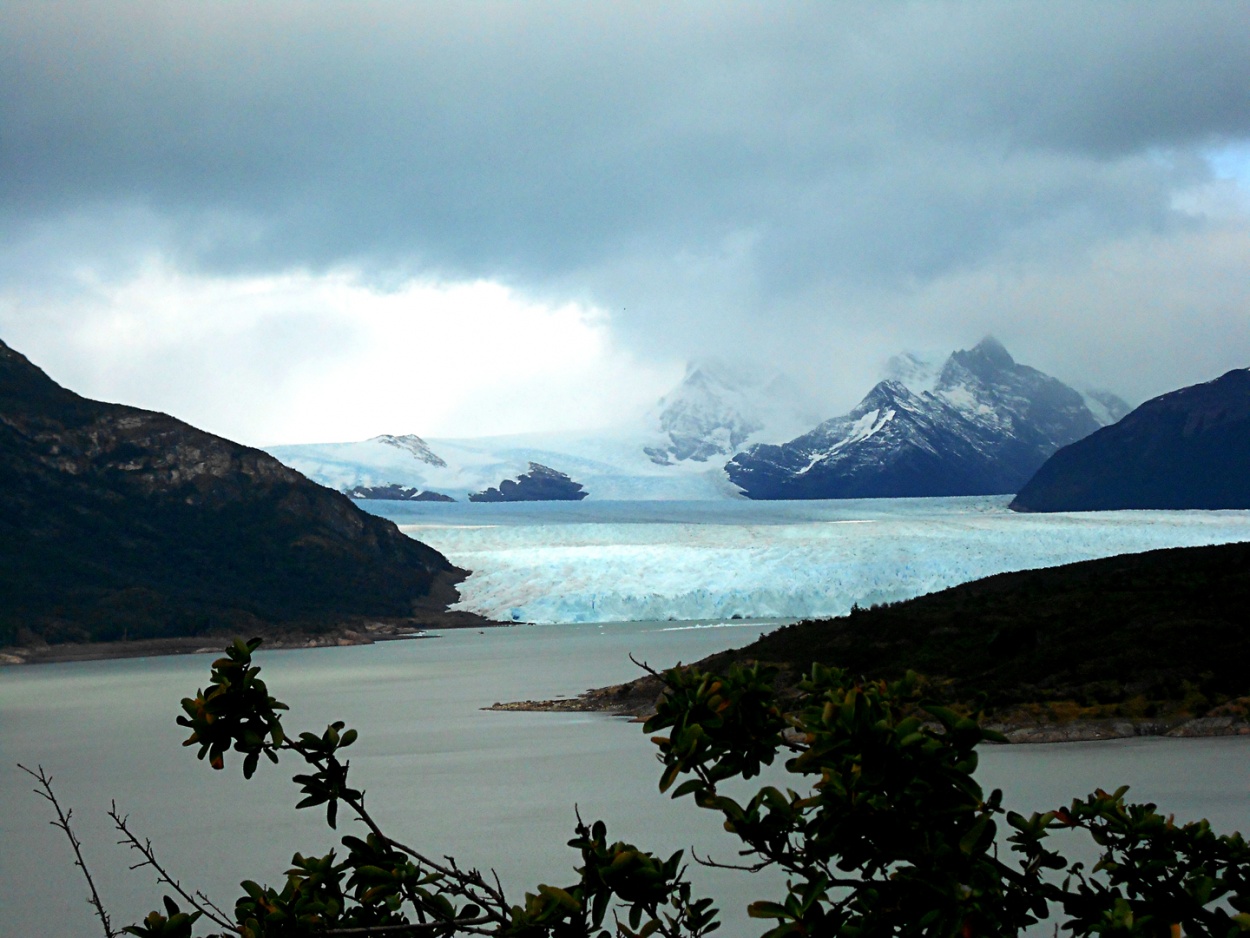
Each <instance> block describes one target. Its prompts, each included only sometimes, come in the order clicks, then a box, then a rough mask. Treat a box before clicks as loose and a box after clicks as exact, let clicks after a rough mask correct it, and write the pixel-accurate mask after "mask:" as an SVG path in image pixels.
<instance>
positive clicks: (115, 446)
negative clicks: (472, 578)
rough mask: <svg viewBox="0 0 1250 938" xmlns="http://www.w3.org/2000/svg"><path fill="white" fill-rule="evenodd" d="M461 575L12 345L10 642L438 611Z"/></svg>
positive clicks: (211, 442)
mask: <svg viewBox="0 0 1250 938" xmlns="http://www.w3.org/2000/svg"><path fill="white" fill-rule="evenodd" d="M463 577H464V573H463V571H460V570H458V569H456V568H455V567H453V566H452V565H451V564H450V563H448V561H447V560H446V558H444V557H443V556H442V555H441V554H439V553H438V552H437V551H435V550H433V549H431V548H429V547H426V546H425V545H423V544H420V543H418V542H416V541H414V540H412V539H410V538H408V537H405V536H404V535H403V534H401V533H400V532H399V529H398V528H396V527H395V525H394V524H392V523H391V522H389V521H385V520H383V519H381V518H376V517H373V516H371V515H367V514H365V513H364V512H361V511H360V510H359V509H357V508H356V506H355V505H353V504H352V503H351V502H350V500H348V499H347V498H346V497H345V496H343V495H341V494H339V493H337V492H332V491H330V490H329V489H325V488H322V487H321V486H319V485H316V484H315V483H312V482H310V481H308V480H307V479H306V478H304V477H303V476H302V475H300V474H299V473H297V472H295V471H294V470H292V469H288V468H287V467H285V466H283V465H282V464H281V463H279V462H278V461H277V460H276V459H274V458H272V457H271V456H269V455H267V454H265V453H262V452H260V451H259V450H255V449H250V448H248V447H244V446H239V445H237V444H234V443H231V442H230V441H228V440H224V439H222V438H220V437H216V436H213V435H211V434H208V433H204V432H203V431H200V430H197V429H195V428H194V427H191V426H188V425H187V424H185V423H182V422H181V421H179V420H175V419H174V418H172V417H169V416H166V415H164V414H159V413H152V412H150V411H144V410H139V409H137V408H133V407H124V406H120V405H116V404H106V403H101V402H98V401H92V400H88V399H86V398H83V397H80V396H78V395H77V394H74V393H73V392H71V391H68V390H66V389H65V388H62V387H60V386H59V385H58V384H56V383H55V382H54V381H52V380H51V379H50V378H49V377H48V376H47V375H45V374H44V373H43V372H42V371H40V370H39V369H38V368H36V367H35V366H34V365H32V364H31V363H30V362H29V361H28V360H27V359H26V358H25V357H23V356H22V355H20V354H18V353H17V352H14V351H13V350H11V349H10V348H9V347H8V346H7V345H4V344H3V343H2V342H0V599H2V602H0V644H10V643H13V642H15V641H21V642H31V641H39V640H47V641H51V642H56V641H71V640H72V641H81V640H107V639H113V638H117V637H121V636H127V637H130V638H140V637H155V636H170V635H194V634H199V633H202V632H206V631H210V630H227V629H232V630H233V629H238V630H247V629H257V630H259V631H264V630H265V629H266V628H271V627H282V628H289V627H299V628H314V629H315V628H324V627H327V626H330V625H333V624H337V623H339V622H342V621H345V620H352V619H354V618H358V617H361V616H371V617H378V616H380V617H409V616H412V615H413V614H414V613H417V614H421V613H423V612H426V611H433V610H436V611H441V610H442V609H443V608H445V605H446V603H447V601H448V600H449V599H451V598H454V588H453V587H454V584H455V583H456V582H459V580H461V579H463Z"/></svg>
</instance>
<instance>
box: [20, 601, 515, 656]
mask: <svg viewBox="0 0 1250 938" xmlns="http://www.w3.org/2000/svg"><path fill="white" fill-rule="evenodd" d="M508 624H509V623H505V622H495V621H494V620H491V619H485V618H483V617H481V616H479V615H476V614H474V613H471V612H457V611H450V610H448V611H445V612H438V613H423V614H422V615H421V616H418V617H413V618H408V619H366V620H361V621H353V622H345V623H342V624H340V625H337V626H333V627H331V628H328V629H326V630H324V631H317V632H313V631H305V630H299V629H275V630H273V631H271V632H266V631H264V630H260V637H261V638H263V639H264V640H265V643H264V646H263V647H264V648H265V650H267V651H289V650H294V649H299V648H345V647H350V646H352V645H375V644H377V643H379V642H393V641H411V640H415V639H420V638H435V637H437V636H434V635H428V634H426V633H427V631H428V630H431V629H470V628H476V629H485V628H502V627H504V626H505V625H508ZM251 631H252V633H253V634H255V632H256V630H251ZM236 637H238V636H237V633H225V632H221V633H214V634H207V635H180V636H167V637H164V638H136V639H128V640H123V641H115V642H61V643H56V644H43V645H9V646H4V647H0V667H20V666H22V665H40V664H62V663H67V662H71V661H112V660H115V659H122V658H153V657H165V656H167V655H200V654H218V655H219V654H221V653H222V650H223V649H224V648H225V647H226V645H228V644H229V643H230V642H231V641H233V640H234V639H235V638H236ZM248 637H250V636H248Z"/></svg>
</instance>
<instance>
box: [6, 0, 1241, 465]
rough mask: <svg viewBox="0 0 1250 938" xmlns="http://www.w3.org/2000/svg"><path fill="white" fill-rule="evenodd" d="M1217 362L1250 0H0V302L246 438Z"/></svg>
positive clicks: (1162, 372)
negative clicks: (732, 371) (741, 388)
mask: <svg viewBox="0 0 1250 938" xmlns="http://www.w3.org/2000/svg"><path fill="white" fill-rule="evenodd" d="M986 334H993V335H994V336H996V337H997V338H998V339H999V340H1000V341H1002V342H1003V343H1004V344H1005V345H1006V346H1007V348H1008V349H1009V350H1010V351H1011V352H1012V353H1013V355H1014V356H1015V357H1016V359H1017V360H1018V361H1020V362H1023V363H1025V364H1030V365H1033V366H1035V367H1038V368H1041V369H1042V370H1043V371H1046V372H1048V373H1050V374H1054V375H1055V376H1057V377H1060V378H1062V379H1064V380H1066V381H1069V382H1070V383H1073V384H1076V385H1080V386H1087V387H1099V388H1106V389H1110V390H1112V391H1114V392H1116V393H1118V394H1120V395H1122V396H1123V397H1125V398H1126V399H1128V400H1129V401H1130V402H1132V403H1138V402H1140V401H1142V400H1145V399H1147V398H1149V397H1152V396H1155V395H1157V394H1161V393H1164V392H1166V391H1169V390H1172V389H1174V388H1177V387H1181V386H1184V385H1187V384H1193V383H1195V382H1199V381H1205V380H1209V379H1211V378H1214V377H1216V376H1218V375H1219V374H1222V373H1223V372H1224V371H1227V370H1229V369H1231V368H1237V367H1247V366H1250V5H1247V4H1244V3H1231V2H1222V0H1220V2H1210V3H1208V2H1202V0H1179V2H1168V3H1160V2H1150V0H1141V2H1131V3H1130V2H1113V0H1108V2H1064V0H1046V2H1036V3H1032V2H1017V3H1001V2H975V0H973V2H958V3H946V2H896V3H878V2H864V3H855V2H847V3H834V2H809V3H783V2H778V3H764V2H759V3H752V2H736V3H732V4H727V3H721V2H717V3H711V2H709V3H683V4H660V3H651V2H637V3H606V2H605V3H594V4H591V3H585V2H568V3H558V2H544V0H535V2H531V3H512V2H506V3H505V2H490V0H482V2H475V3H469V4H445V3H420V2H413V3H393V2H385V3H379V2H367V0H357V2H351V3H348V2H319V3H313V2H304V3H290V2H283V0H267V2H266V3H264V4H242V3H239V4H231V3H213V4H208V3H205V4H185V3H158V2H144V3H132V2H126V0H113V2H110V3H108V4H101V3H96V2H18V0H0V339H3V340H4V341H5V342H7V343H8V344H9V345H11V346H12V347H14V348H16V349H18V350H19V351H21V352H23V353H24V354H26V355H27V356H28V357H30V358H31V359H32V360H33V361H35V363H36V364H39V365H40V366H41V367H43V368H44V369H45V370H46V371H48V373H49V374H51V375H52V377H54V378H55V379H57V380H58V381H60V382H61V383H62V384H65V385H66V386H68V387H70V388H72V389H74V390H76V391H78V392H79V393H82V394H85V395H88V396H91V397H97V398H102V399H105V400H113V401H120V402H124V403H128V404H134V405H137V406H142V407H148V408H152V409H156V410H162V411H165V412H168V413H172V414H174V415H176V416H178V417H180V418H182V419H184V420H187V421H189V422H191V423H193V424H196V425H197V426H201V427H203V428H205V429H208V430H211V431H213V432H216V433H220V434H222V435H225V436H229V437H231V438H233V439H236V440H239V441H241V442H245V443H250V444H253V445H267V444H275V443H298V442H318V441H332V440H353V439H364V438H366V437H369V436H372V435H375V434H379V433H418V434H420V435H422V436H427V437H448V436H474V435H483V434H501V433H512V432H522V431H536V430H560V431H565V430H574V429H584V428H593V427H599V426H608V425H614V424H619V423H622V422H625V421H629V420H633V419H637V415H639V414H642V413H643V412H645V410H646V409H647V408H648V407H649V406H650V405H652V404H653V403H654V401H655V400H656V399H657V398H658V397H659V396H660V395H662V394H664V393H665V392H666V391H668V390H669V389H670V388H671V387H672V386H673V385H674V384H675V383H676V382H677V381H678V380H680V378H681V376H682V374H683V371H684V367H685V363H686V362H687V361H689V360H692V359H702V358H707V357H715V358H721V359H727V360H730V361H735V362H742V363H746V364H750V365H753V366H755V367H759V368H761V369H773V368H781V369H783V370H785V371H787V372H788V373H790V374H792V375H793V376H795V377H796V378H797V379H798V380H799V381H801V382H803V383H805V384H806V385H807V386H808V387H809V389H811V390H812V392H813V393H815V394H816V395H818V396H819V398H820V399H821V401H822V402H823V403H824V405H825V406H826V407H827V408H828V410H829V416H833V415H835V414H838V413H842V412H844V411H845V410H847V409H849V408H850V407H851V406H853V405H854V404H855V403H856V402H857V401H858V399H859V398H860V397H862V396H863V394H865V393H866V392H867V391H868V389H869V388H870V387H871V385H872V384H873V382H874V381H875V380H876V379H877V378H878V377H879V375H880V373H881V370H882V367H883V365H884V363H885V361H886V360H887V359H888V358H889V357H890V356H891V355H893V354H894V353H896V352H899V351H902V350H904V349H918V350H942V351H950V350H953V349H956V348H966V347H969V346H971V345H972V344H974V343H975V342H977V341H978V340H979V339H980V338H982V337H983V336H984V335H986Z"/></svg>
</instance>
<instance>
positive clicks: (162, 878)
mask: <svg viewBox="0 0 1250 938" xmlns="http://www.w3.org/2000/svg"><path fill="white" fill-rule="evenodd" d="M109 817H110V818H112V819H113V824H114V826H115V827H116V828H117V830H118V831H119V832H120V833H121V835H122V837H123V839H122V840H119V841H118V843H119V844H126V845H128V846H129V847H130V849H131V850H138V851H139V854H140V855H141V856H142V857H143V861H142V862H141V863H136V864H135V865H134V866H132V867H131V869H132V870H138V869H142V868H143V867H145V866H150V867H152V869H154V870H156V879H157V882H161V883H165V884H166V885H167V886H169V887H170V888H171V889H173V890H174V891H175V892H176V893H178V895H180V896H182V898H183V899H185V900H186V901H187V903H188V904H189V905H190V906H191V907H192V908H193V909H195V910H196V911H197V912H201V913H203V915H204V917H205V918H207V919H209V920H210V921H212V922H214V923H215V924H217V925H220V926H221V927H222V928H225V929H227V930H229V931H232V932H238V931H239V929H238V928H237V927H236V926H234V925H232V924H231V923H230V921H229V920H228V919H227V918H226V917H225V913H223V912H222V911H221V909H219V908H218V907H217V905H216V904H215V903H213V902H211V901H209V900H207V899H204V894H203V893H202V892H199V891H198V890H197V891H196V893H195V895H191V893H189V892H187V891H186V890H185V889H183V888H182V883H180V882H178V880H176V879H174V878H173V877H172V876H170V875H169V873H168V872H167V871H166V870H165V867H163V866H161V864H160V863H159V862H158V861H157V859H156V853H155V851H153V850H152V841H150V840H143V841H140V840H139V838H138V837H136V836H135V835H134V834H133V833H132V832H131V830H130V828H129V827H128V826H127V824H126V822H127V820H128V819H129V815H122V814H119V813H118V812H117V802H116V801H114V802H113V803H112V806H111V807H110V808H109ZM202 899H203V901H201V900H202Z"/></svg>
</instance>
